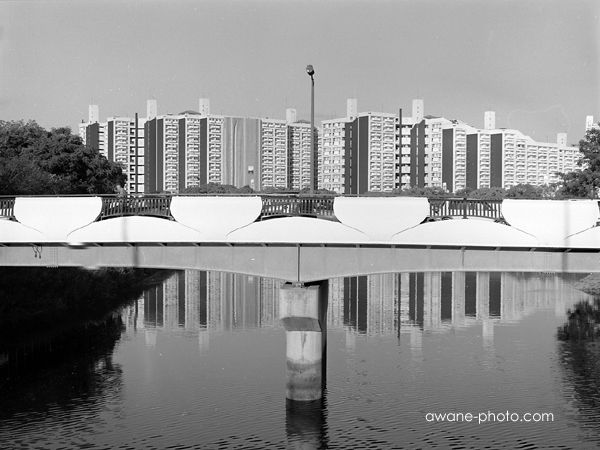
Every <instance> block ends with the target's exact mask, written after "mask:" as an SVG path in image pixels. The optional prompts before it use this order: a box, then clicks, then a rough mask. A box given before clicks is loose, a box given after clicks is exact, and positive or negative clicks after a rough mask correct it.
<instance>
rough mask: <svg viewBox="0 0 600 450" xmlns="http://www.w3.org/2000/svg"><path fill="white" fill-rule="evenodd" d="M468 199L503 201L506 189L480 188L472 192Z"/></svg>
mask: <svg viewBox="0 0 600 450" xmlns="http://www.w3.org/2000/svg"><path fill="white" fill-rule="evenodd" d="M468 197H469V198H480V199H484V200H501V199H503V198H505V197H506V189H504V188H501V187H489V188H479V189H475V190H474V191H471V193H470V194H469V195H468Z"/></svg>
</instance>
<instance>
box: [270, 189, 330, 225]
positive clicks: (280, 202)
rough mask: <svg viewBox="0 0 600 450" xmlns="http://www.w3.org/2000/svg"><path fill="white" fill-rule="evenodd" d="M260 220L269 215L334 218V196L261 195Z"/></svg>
mask: <svg viewBox="0 0 600 450" xmlns="http://www.w3.org/2000/svg"><path fill="white" fill-rule="evenodd" d="M261 198H262V210H261V213H260V220H263V219H268V218H271V217H282V216H302V217H316V218H322V219H330V220H332V219H334V214H333V199H334V198H335V197H334V196H314V197H306V196H278V195H273V196H271V195H268V196H267V195H265V196H262V197H261Z"/></svg>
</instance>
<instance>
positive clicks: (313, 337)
mask: <svg viewBox="0 0 600 450" xmlns="http://www.w3.org/2000/svg"><path fill="white" fill-rule="evenodd" d="M328 287H329V281H327V280H325V281H318V282H313V283H306V284H292V283H285V284H284V285H283V286H282V287H281V290H280V291H279V292H280V293H279V318H280V319H281V322H282V323H283V326H284V328H285V330H286V331H285V335H286V363H287V377H286V397H287V398H288V399H290V400H300V401H311V400H318V399H320V398H321V397H322V396H323V388H324V386H325V368H326V353H327V352H326V349H327V299H328V294H329V293H328Z"/></svg>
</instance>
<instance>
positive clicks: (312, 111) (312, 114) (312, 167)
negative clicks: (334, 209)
mask: <svg viewBox="0 0 600 450" xmlns="http://www.w3.org/2000/svg"><path fill="white" fill-rule="evenodd" d="M306 73H308V75H309V76H310V81H311V88H310V179H309V180H308V193H309V194H310V195H311V196H312V195H314V194H315V79H314V77H313V75H314V74H315V69H313V66H312V65H310V64H309V65H308V66H306Z"/></svg>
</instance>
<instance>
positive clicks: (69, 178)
mask: <svg viewBox="0 0 600 450" xmlns="http://www.w3.org/2000/svg"><path fill="white" fill-rule="evenodd" d="M124 183H125V175H124V174H123V170H122V168H121V166H120V165H119V164H117V163H114V162H110V161H108V160H107V159H106V158H105V157H104V156H102V155H101V154H100V152H99V151H98V150H97V149H94V148H88V147H86V146H85V145H83V143H82V142H81V138H79V136H75V135H73V134H72V133H71V129H70V128H68V127H62V128H52V129H51V130H50V131H46V130H45V129H44V128H42V127H40V126H39V125H38V124H37V123H36V122H34V121H29V122H24V121H14V122H6V121H0V195H43V194H55V195H56V194H113V193H115V192H116V189H117V186H123V185H124Z"/></svg>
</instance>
